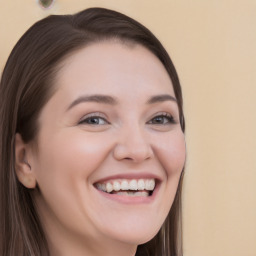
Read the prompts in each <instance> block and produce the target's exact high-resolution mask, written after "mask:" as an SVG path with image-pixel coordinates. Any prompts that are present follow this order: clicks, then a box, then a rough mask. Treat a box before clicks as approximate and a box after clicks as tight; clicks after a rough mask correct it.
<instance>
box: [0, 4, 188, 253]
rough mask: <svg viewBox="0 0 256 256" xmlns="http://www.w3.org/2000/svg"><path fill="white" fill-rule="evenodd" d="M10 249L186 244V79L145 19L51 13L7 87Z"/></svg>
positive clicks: (167, 248) (4, 153)
mask: <svg viewBox="0 0 256 256" xmlns="http://www.w3.org/2000/svg"><path fill="white" fill-rule="evenodd" d="M0 97H1V112H0V114H1V118H2V120H1V126H0V127H1V128H0V129H1V130H0V134H1V141H0V142H1V167H0V173H1V180H0V182H1V184H0V188H1V195H0V198H1V223H0V224H1V225H0V227H1V232H0V233H1V246H0V249H1V255H3V256H7V255H8V256H10V255H13V256H14V255H24V256H25V255H29V256H32V255H33V256H42V255H51V256H57V255H62V256H65V255H76V256H80V255H123V256H126V255H136V256H138V255H154V256H155V255H157V256H159V255H165V256H174V255H181V254H182V250H181V249H182V247H181V245H182V241H181V218H180V215H181V188H182V178H183V167H184V162H185V142H184V129H185V124H184V117H183V110H182V94H181V88H180V84H179V80H178V76H177V74H176V71H175V68H174V66H173V64H172V61H171V59H170V57H169V56H168V54H167V52H166V51H165V49H164V48H163V46H162V45H161V43H160V42H159V41H158V40H157V39H156V38H155V36H154V35H153V34H152V33H151V32H150V31H149V30H148V29H146V28H145V27H144V26H142V25H141V24H139V23H138V22H136V21H135V20H133V19H131V18H129V17H127V16H125V15H123V14H120V13H118V12H115V11H111V10H107V9H103V8H91V9H87V10H85V11H82V12H80V13H78V14H75V15H63V16H61V15H60V16H57V15H53V16H49V17H47V18H45V19H43V20H41V21H39V22H37V23H36V24H35V25H33V26H32V27H31V28H30V29H29V30H28V31H27V32H26V33H25V34H24V35H23V37H22V38H21V39H20V40H19V42H18V43H17V45H16V46H15V47H14V49H13V51H12V53H11V55H10V57H9V59H8V61H7V64H6V66H5V69H4V72H3V75H2V80H1V87H0Z"/></svg>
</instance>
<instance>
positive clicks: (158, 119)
mask: <svg viewBox="0 0 256 256" xmlns="http://www.w3.org/2000/svg"><path fill="white" fill-rule="evenodd" d="M170 123H171V124H173V123H175V121H174V119H173V117H172V116H171V115H158V116H155V117H154V118H152V119H151V120H150V121H149V124H163V125H164V124H170Z"/></svg>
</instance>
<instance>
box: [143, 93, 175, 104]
mask: <svg viewBox="0 0 256 256" xmlns="http://www.w3.org/2000/svg"><path fill="white" fill-rule="evenodd" d="M163 101H174V102H177V100H176V98H175V97H173V96H171V95H169V94H161V95H156V96H152V97H151V98H150V99H149V100H148V101H147V104H154V103H158V102H163Z"/></svg>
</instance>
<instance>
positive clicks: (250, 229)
mask: <svg viewBox="0 0 256 256" xmlns="http://www.w3.org/2000/svg"><path fill="white" fill-rule="evenodd" d="M91 6H100V7H107V8H113V9H115V10H118V11H121V12H124V13H126V14H128V15H130V16H132V17H134V18H136V19H138V20H139V21H141V22H142V23H144V24H145V25H146V26H148V27H149V28H150V29H151V30H152V31H153V32H154V33H155V34H156V35H157V36H158V37H159V38H160V40H161V41H162V42H163V44H164V45H165V46H166V48H167V49H168V51H169V53H170V55H171V56H172V58H173V60H174V63H175V65H176V67H177V70H178V73H179V76H180V79H181V82H182V86H183V91H184V100H185V114H186V117H187V132H186V135H187V151H188V159H187V169H186V177H185V186H184V247H185V254H184V256H255V255H256V242H255V241H256V185H255V183H256V160H255V159H256V150H255V148H256V136H255V131H256V113H255V112H256V103H255V102H256V100H255V98H256V97H255V96H256V49H255V47H256V1H255V0H240V1H238V0H236V1H231V0H212V1H211V0H209V1H207V0H193V1H192V0H160V1H159V0H158V1H156V0H155V1H149V0H123V1H120V0H107V1H106V0H105V1H104V0H101V1H100V0H94V1H92V0H90V1H89V0H87V1H85V0H80V1H79V0H72V1H71V0H69V1H67V0H56V2H55V5H54V7H53V8H51V9H49V10H43V9H41V8H40V7H39V6H38V5H37V3H36V1H35V0H34V1H33V0H23V1H20V0H8V1H4V0H0V35H1V36H0V69H1V70H2V69H3V65H4V62H5V61H6V58H7V56H8V54H9V52H10V50H11V48H12V47H13V45H14V44H15V42H16V41H17V39H18V38H19V37H20V36H21V35H22V34H23V33H24V32H25V30H26V29H27V28H28V27H29V26H30V25H31V24H32V23H34V22H35V21H36V20H38V19H40V18H42V17H45V16H47V15H48V14H51V13H73V12H76V11H78V10H80V9H82V8H86V7H91ZM159 256H160V255H159Z"/></svg>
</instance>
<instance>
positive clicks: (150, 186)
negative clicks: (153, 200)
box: [96, 179, 155, 193]
mask: <svg viewBox="0 0 256 256" xmlns="http://www.w3.org/2000/svg"><path fill="white" fill-rule="evenodd" d="M96 187H97V188H98V189H100V190H102V191H105V192H108V193H110V192H112V191H120V190H149V191H152V190H154V188H155V180H154V179H139V180H135V179H133V180H114V181H111V182H110V181H109V182H106V183H96Z"/></svg>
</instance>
